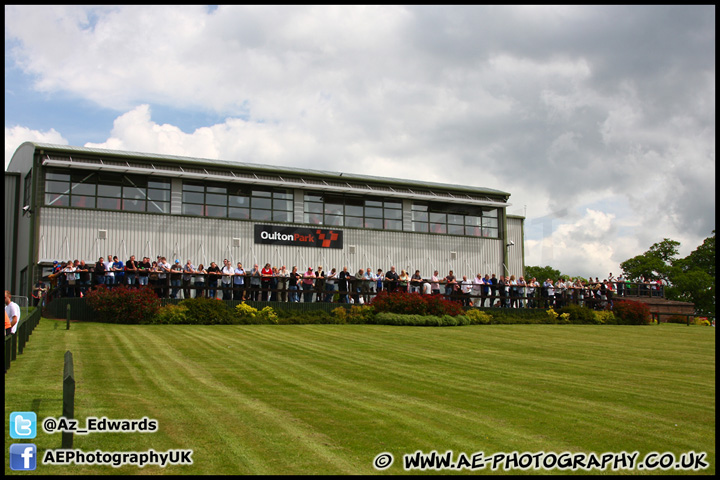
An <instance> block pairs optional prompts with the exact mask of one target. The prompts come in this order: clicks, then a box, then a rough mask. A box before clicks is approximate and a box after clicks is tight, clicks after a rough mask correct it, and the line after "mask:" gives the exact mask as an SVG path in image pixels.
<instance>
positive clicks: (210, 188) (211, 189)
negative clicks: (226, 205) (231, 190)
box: [205, 186, 227, 195]
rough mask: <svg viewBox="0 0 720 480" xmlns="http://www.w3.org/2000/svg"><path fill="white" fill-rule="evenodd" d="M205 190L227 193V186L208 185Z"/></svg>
mask: <svg viewBox="0 0 720 480" xmlns="http://www.w3.org/2000/svg"><path fill="white" fill-rule="evenodd" d="M205 191H206V192H207V193H218V194H222V195H227V188H225V187H210V186H208V187H206V189H205Z"/></svg>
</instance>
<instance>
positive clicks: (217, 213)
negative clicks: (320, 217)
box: [182, 181, 293, 222]
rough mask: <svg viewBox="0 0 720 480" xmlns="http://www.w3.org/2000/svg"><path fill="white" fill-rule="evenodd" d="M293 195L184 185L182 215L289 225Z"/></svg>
mask: <svg viewBox="0 0 720 480" xmlns="http://www.w3.org/2000/svg"><path fill="white" fill-rule="evenodd" d="M292 211H293V197H292V193H291V192H288V191H287V190H274V189H260V188H250V187H248V186H245V185H222V184H209V183H207V184H206V183H203V182H193V181H186V182H184V183H183V195H182V213H183V214H185V215H198V216H204V217H218V218H233V219H236V220H250V219H252V220H260V221H273V222H291V221H292V218H293V216H292Z"/></svg>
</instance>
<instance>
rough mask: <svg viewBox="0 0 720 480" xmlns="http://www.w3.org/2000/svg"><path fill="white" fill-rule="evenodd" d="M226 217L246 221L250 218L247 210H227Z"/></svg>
mask: <svg viewBox="0 0 720 480" xmlns="http://www.w3.org/2000/svg"><path fill="white" fill-rule="evenodd" d="M228 217H230V218H237V219H240V220H248V219H249V218H250V209H249V208H232V207H230V208H228Z"/></svg>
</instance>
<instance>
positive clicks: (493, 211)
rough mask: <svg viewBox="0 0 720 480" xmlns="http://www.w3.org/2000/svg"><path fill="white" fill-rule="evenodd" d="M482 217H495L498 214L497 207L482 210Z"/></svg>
mask: <svg viewBox="0 0 720 480" xmlns="http://www.w3.org/2000/svg"><path fill="white" fill-rule="evenodd" d="M482 214H483V217H497V216H498V209H497V208H491V209H489V210H483V213H482Z"/></svg>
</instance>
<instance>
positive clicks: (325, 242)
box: [317, 230, 338, 248]
mask: <svg viewBox="0 0 720 480" xmlns="http://www.w3.org/2000/svg"><path fill="white" fill-rule="evenodd" d="M317 236H318V239H319V240H322V245H321V246H322V248H329V247H330V245H331V244H332V242H334V241H335V240H337V239H338V234H337V233H334V232H333V231H332V230H330V238H326V236H325V234H324V233H322V230H318V231H317Z"/></svg>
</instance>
